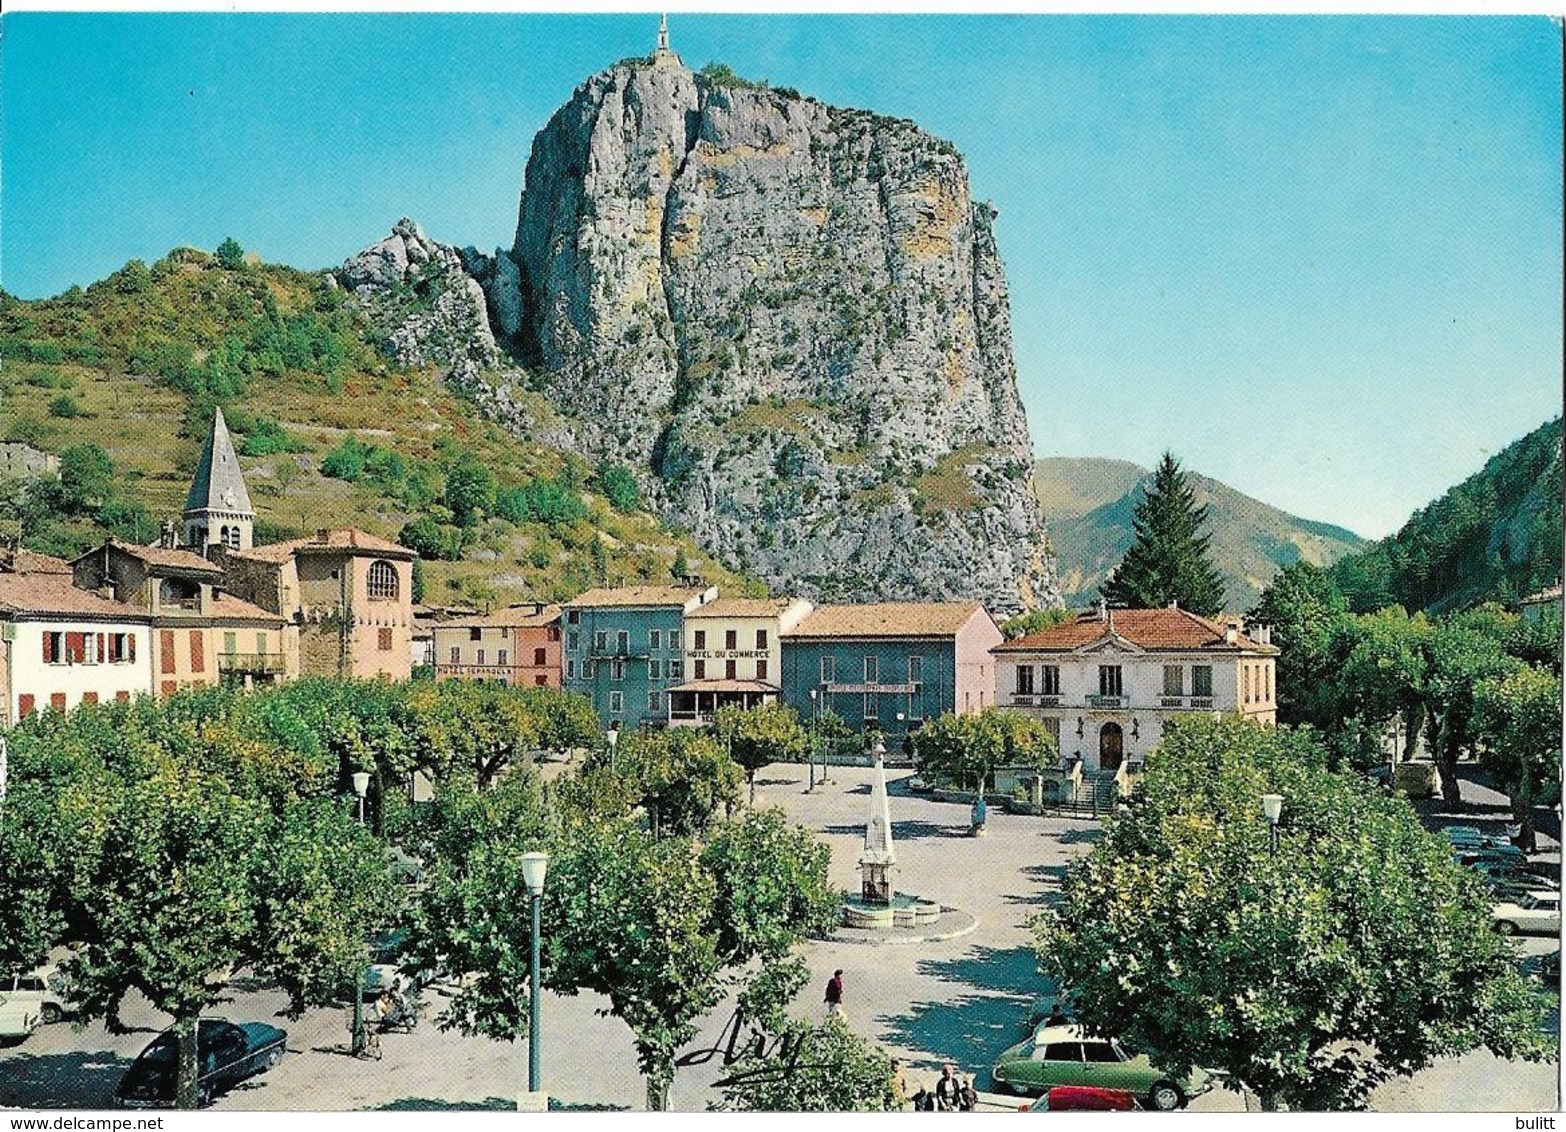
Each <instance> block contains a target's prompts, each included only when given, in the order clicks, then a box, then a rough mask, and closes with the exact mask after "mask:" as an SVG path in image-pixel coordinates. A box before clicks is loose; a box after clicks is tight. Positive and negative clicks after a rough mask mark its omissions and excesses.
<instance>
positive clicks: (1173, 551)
mask: <svg viewBox="0 0 1566 1132" xmlns="http://www.w3.org/2000/svg"><path fill="white" fill-rule="evenodd" d="M1206 522H1207V508H1206V507H1205V506H1201V507H1198V506H1197V504H1196V492H1195V490H1194V489H1193V488H1192V487H1191V486H1190V485H1189V484H1188V483H1187V482H1186V477H1185V473H1184V472H1183V471H1182V470H1181V468H1180V463H1179V461H1178V460H1176V459H1175V458H1174V456H1173V455H1172V454H1171V453H1168V452H1165V453H1164V456H1163V459H1162V460H1160V461H1159V464H1158V467H1157V468H1156V469H1154V471H1153V482H1152V485H1151V486H1150V487H1147V488H1146V489H1145V490H1144V492H1143V495H1142V498H1141V499H1140V500H1139V501H1138V502H1137V505H1136V512H1135V515H1134V517H1133V518H1132V528H1133V530H1134V531H1135V532H1136V541H1135V542H1133V543H1132V544H1131V549H1130V550H1128V551H1126V556H1125V557H1124V558H1123V559H1121V562H1120V565H1119V566H1118V567H1116V569H1115V571H1114V573H1113V574H1112V575H1111V576H1110V578H1109V580H1108V581H1107V582H1105V583H1104V586H1103V595H1104V599H1105V600H1106V601H1108V602H1109V603H1110V604H1111V605H1118V606H1123V607H1127V608H1140V609H1161V608H1163V607H1165V606H1167V605H1169V604H1170V603H1171V602H1178V603H1179V605H1180V608H1181V609H1188V610H1190V611H1191V612H1192V613H1196V614H1199V615H1201V616H1203V617H1211V616H1213V615H1214V614H1216V613H1218V612H1219V611H1220V610H1221V609H1222V608H1223V579H1222V578H1221V577H1220V576H1219V574H1218V570H1217V568H1216V567H1214V566H1213V564H1212V559H1211V557H1210V556H1209V554H1208V550H1207V543H1208V540H1209V538H1210V536H1209V535H1207V534H1204V533H1203V531H1202V527H1203V525H1204V524H1205V523H1206Z"/></svg>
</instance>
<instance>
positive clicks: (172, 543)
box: [158, 519, 179, 550]
mask: <svg viewBox="0 0 1566 1132" xmlns="http://www.w3.org/2000/svg"><path fill="white" fill-rule="evenodd" d="M158 545H159V546H160V547H162V548H163V549H164V550H173V549H174V548H175V547H177V546H179V528H178V527H176V526H175V525H174V520H172V519H164V520H163V526H162V527H161V528H160V529H159V531H158Z"/></svg>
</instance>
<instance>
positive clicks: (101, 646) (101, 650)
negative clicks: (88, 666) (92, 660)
mask: <svg viewBox="0 0 1566 1132" xmlns="http://www.w3.org/2000/svg"><path fill="white" fill-rule="evenodd" d="M108 647H109V642H108V640H107V639H105V636H104V634H102V633H99V634H98V663H99V664H102V663H103V662H104V659H105V656H106V654H107V652H108Z"/></svg>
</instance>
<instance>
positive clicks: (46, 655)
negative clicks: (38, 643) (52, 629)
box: [28, 633, 54, 699]
mask: <svg viewBox="0 0 1566 1132" xmlns="http://www.w3.org/2000/svg"><path fill="white" fill-rule="evenodd" d="M43 659H44V663H45V664H53V663H54V634H53V633H45V634H44V635H43ZM28 698H29V699H31V698H32V697H28Z"/></svg>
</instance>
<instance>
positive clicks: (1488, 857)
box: [1452, 845, 1528, 869]
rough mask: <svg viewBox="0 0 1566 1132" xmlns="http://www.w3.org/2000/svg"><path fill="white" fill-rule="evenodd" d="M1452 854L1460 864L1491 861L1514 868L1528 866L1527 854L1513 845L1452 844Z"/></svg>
mask: <svg viewBox="0 0 1566 1132" xmlns="http://www.w3.org/2000/svg"><path fill="white" fill-rule="evenodd" d="M1452 856H1453V858H1454V859H1455V860H1456V861H1457V863H1458V864H1460V865H1478V864H1490V863H1493V864H1501V865H1506V866H1508V867H1510V868H1514V869H1526V868H1527V867H1528V854H1526V853H1524V852H1523V851H1522V850H1521V849H1519V848H1517V846H1515V845H1454V846H1453V847H1452Z"/></svg>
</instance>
